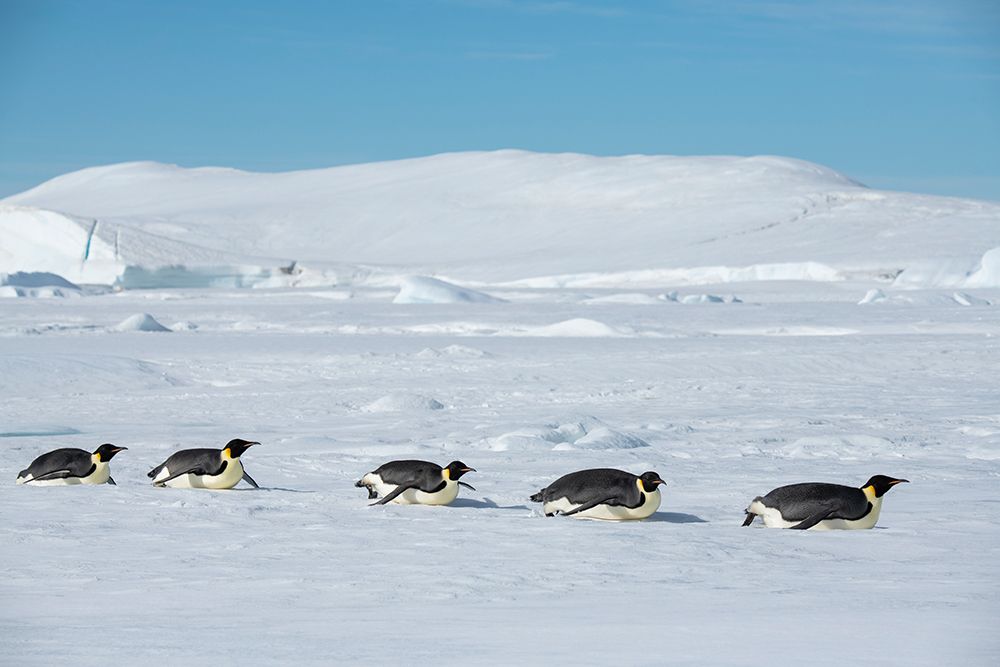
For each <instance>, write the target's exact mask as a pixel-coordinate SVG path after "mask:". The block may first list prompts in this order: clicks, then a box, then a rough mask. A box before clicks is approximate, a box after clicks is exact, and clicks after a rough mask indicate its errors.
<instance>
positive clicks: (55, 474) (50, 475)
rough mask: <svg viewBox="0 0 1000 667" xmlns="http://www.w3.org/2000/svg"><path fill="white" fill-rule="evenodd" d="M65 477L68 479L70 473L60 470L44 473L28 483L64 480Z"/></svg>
mask: <svg viewBox="0 0 1000 667" xmlns="http://www.w3.org/2000/svg"><path fill="white" fill-rule="evenodd" d="M67 477H70V471H69V470H67V469H66V468H62V469H60V470H50V471H48V472H46V473H42V474H41V475H39V476H38V477H32V478H31V479H29V480H28V483H29V484H30V483H31V482H40V481H42V480H43V479H66V478H67Z"/></svg>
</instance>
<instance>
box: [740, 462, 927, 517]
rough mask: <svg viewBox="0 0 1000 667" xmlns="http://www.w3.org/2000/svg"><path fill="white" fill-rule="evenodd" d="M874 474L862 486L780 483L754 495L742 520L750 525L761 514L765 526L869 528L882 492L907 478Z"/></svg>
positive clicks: (877, 509) (880, 509) (884, 492)
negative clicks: (780, 484) (774, 487)
mask: <svg viewBox="0 0 1000 667" xmlns="http://www.w3.org/2000/svg"><path fill="white" fill-rule="evenodd" d="M908 481H909V480H906V479H896V478H895V477H886V476H885V475H875V476H874V477H872V478H871V479H869V480H868V481H867V482H865V483H864V484H863V485H862V486H861V488H858V487H853V486H843V485H841V484H826V483H823V482H808V483H805V484H791V485H789V486H780V487H778V488H777V489H774V490H773V491H771V492H770V493H768V494H767V495H766V496H758V497H756V498H754V499H753V502H751V503H750V506H749V507H748V508H747V509H746V513H747V517H746V520H745V521H744V522H743V525H744V526H749V525H750V524H751V523H753V520H754V519H755V518H756V517H758V516H760V517H761V518H763V519H764V525H765V526H767V527H768V528H794V529H796V530H809V529H813V530H857V529H865V528H872V527H874V526H875V523H876V522H877V521H878V516H879V512H881V511H882V496H884V495H885V494H886V492H887V491H888V490H889V489H891V488H892V487H894V486H896V485H897V484H902V483H903V482H908Z"/></svg>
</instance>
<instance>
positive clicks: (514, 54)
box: [465, 51, 552, 61]
mask: <svg viewBox="0 0 1000 667" xmlns="http://www.w3.org/2000/svg"><path fill="white" fill-rule="evenodd" d="M465 57H466V58H468V59H469V60H515V61H516V60H524V61H528V60H548V59H549V58H551V57H552V53H550V52H545V51H467V52H466V53H465Z"/></svg>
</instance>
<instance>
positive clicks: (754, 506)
mask: <svg viewBox="0 0 1000 667" xmlns="http://www.w3.org/2000/svg"><path fill="white" fill-rule="evenodd" d="M871 503H872V510H871V511H870V512H869V513H868V514H866V515H864V516H863V517H861V518H860V519H855V520H850V519H824V520H823V521H820V522H819V523H817V524H816V525H815V526H813V527H812V528H809V529H808V530H867V529H868V528H874V527H875V524H876V523H878V517H879V513H881V511H882V499H881V498H875V499H874V500H872V501H871ZM748 509H749V510H750V511H751V512H753V513H754V514H756V515H758V516H760V518H762V519H763V520H764V525H765V526H767V527H768V528H791V527H793V526H797V525H799V524H800V523H802V522H801V521H786V520H785V518H784V517H783V516H781V512H780V511H779V510H778V509H777V508H774V507H767V506H766V505H764V504H763V503H762V502H760V501H759V500H755V501H754V502H752V503H750V507H749V508H748Z"/></svg>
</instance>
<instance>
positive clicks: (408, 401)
mask: <svg viewBox="0 0 1000 667" xmlns="http://www.w3.org/2000/svg"><path fill="white" fill-rule="evenodd" d="M442 409H444V404H443V403H441V402H440V401H437V400H435V399H433V398H430V397H428V396H423V395H421V394H411V393H407V392H401V391H400V392H393V393H391V394H386V395H385V396H383V397H381V398H378V399H376V400H374V401H372V402H371V403H369V404H367V405H365V406H363V407H362V408H361V410H362V412H409V411H418V410H442Z"/></svg>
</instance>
